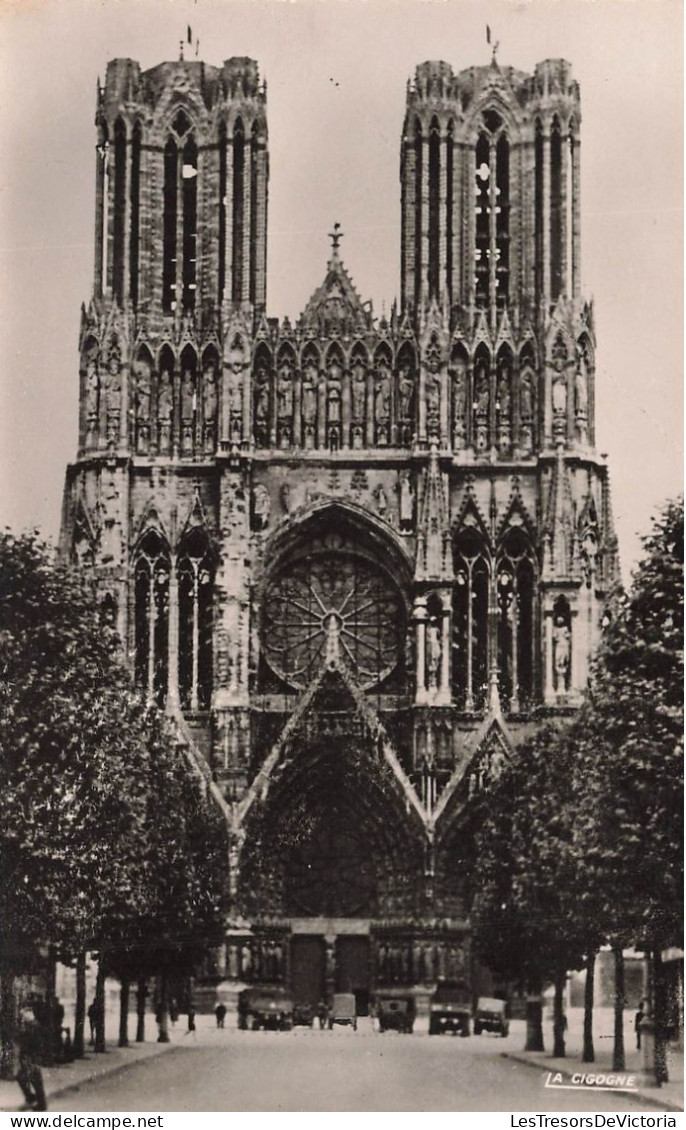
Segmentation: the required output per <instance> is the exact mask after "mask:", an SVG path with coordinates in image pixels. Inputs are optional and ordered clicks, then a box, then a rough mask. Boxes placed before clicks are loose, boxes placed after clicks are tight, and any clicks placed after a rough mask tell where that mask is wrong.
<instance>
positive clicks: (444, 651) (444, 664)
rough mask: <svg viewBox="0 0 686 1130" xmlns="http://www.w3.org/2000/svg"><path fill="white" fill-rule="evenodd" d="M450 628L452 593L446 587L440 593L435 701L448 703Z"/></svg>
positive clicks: (446, 704)
mask: <svg viewBox="0 0 686 1130" xmlns="http://www.w3.org/2000/svg"><path fill="white" fill-rule="evenodd" d="M451 628H452V594H451V592H450V590H449V589H448V590H447V591H445V592H442V593H441V678H440V684H439V687H438V695H437V696H436V701H437V702H438V703H440V704H441V705H444V706H449V705H450V685H451V684H450V655H451V650H452V648H451V642H452V641H451Z"/></svg>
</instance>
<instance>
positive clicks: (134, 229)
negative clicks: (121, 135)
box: [129, 122, 143, 306]
mask: <svg viewBox="0 0 686 1130" xmlns="http://www.w3.org/2000/svg"><path fill="white" fill-rule="evenodd" d="M142 137H143V130H142V127H141V123H140V122H136V124H135V126H134V128H133V138H132V141H131V215H130V217H129V294H130V296H131V301H132V303H133V305H134V306H136V305H137V303H138V266H139V262H138V260H139V253H140V215H141V209H140V200H141V144H142Z"/></svg>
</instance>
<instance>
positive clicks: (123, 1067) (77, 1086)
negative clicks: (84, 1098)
mask: <svg viewBox="0 0 686 1130" xmlns="http://www.w3.org/2000/svg"><path fill="white" fill-rule="evenodd" d="M148 1046H149V1047H152V1046H153V1045H148ZM155 1048H156V1050H155V1051H151V1052H150V1054H149V1055H144V1056H139V1057H138V1058H137V1059H131V1060H129V1062H128V1063H127V1062H126V1061H124V1062H120V1063H112V1064H109V1065H108V1064H107V1063H106V1062H105V1063H103V1064H102V1070H98V1071H94V1072H93V1074H92V1075H84V1076H83V1078H82V1079H78V1080H74V1081H73V1082H71V1083H64V1084H63V1085H60V1083H59V1080H57V1081H56V1086H55V1087H54V1088H50V1087H49V1086H48V1087H47V1088H46V1092H45V1096H46V1099H47V1101H48V1107H49V1104H50V1100H51V1099H57V1098H61V1097H62V1095H69V1094H71V1093H72V1092H73V1091H80V1090H81V1088H82V1087H84V1086H86V1085H87V1084H88V1083H93V1082H94V1081H95V1080H97V1079H104V1078H110V1077H111V1076H114V1075H120V1074H122V1073H123V1072H124V1071H130V1070H131V1068H132V1067H137V1066H138V1064H139V1063H147V1062H148V1060H151V1059H157V1058H158V1057H159V1056H160V1055H163V1054H165V1053H166V1052H173V1051H178V1050H179V1045H178V1044H158V1045H155ZM105 1054H107V1053H105ZM25 1110H27V1107H26V1106H25V1104H22V1105H21V1106H16V1107H0V1114H14V1113H19V1112H22V1111H25ZM49 1113H50V1111H49V1109H48V1114H49Z"/></svg>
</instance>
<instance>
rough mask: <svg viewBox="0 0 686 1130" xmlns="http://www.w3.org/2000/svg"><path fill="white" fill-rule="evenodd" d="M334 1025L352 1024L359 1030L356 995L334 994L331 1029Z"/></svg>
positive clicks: (331, 1009)
mask: <svg viewBox="0 0 686 1130" xmlns="http://www.w3.org/2000/svg"><path fill="white" fill-rule="evenodd" d="M334 1024H350V1025H351V1027H352V1028H355V1029H357V1009H356V1007H355V994H354V993H334V995H333V997H332V998H331V1008H330V1009H329V1028H333V1026H334Z"/></svg>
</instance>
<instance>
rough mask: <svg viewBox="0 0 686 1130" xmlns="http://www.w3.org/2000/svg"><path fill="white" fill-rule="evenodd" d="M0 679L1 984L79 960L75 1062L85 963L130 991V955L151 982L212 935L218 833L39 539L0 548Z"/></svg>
mask: <svg viewBox="0 0 686 1130" xmlns="http://www.w3.org/2000/svg"><path fill="white" fill-rule="evenodd" d="M0 668H1V670H2V680H1V681H0V794H1V799H0V805H1V806H2V807H1V809H0V854H1V868H2V885H1V887H0V910H1V914H2V917H1V919H0V945H1V949H2V953H3V960H4V965H3V968H2V972H3V978H4V982H7V981H8V978H9V981H10V982H11V980H12V978H13V976H14V975H15V974H16V973H17V972H23V971H25V970H27V969H28V968H29V967H31V965H32V963H33V964H35V963H36V961H40V960H41V956H42V958H43V959H44V958H45V957H46V956H48V957H49V958H50V959H51V960H52V961H53V962H54V958H55V957H56V956H57V955H60V956H62V957H64V958H69V959H75V960H76V962H77V969H78V970H79V986H80V991H79V993H78V1011H79V1015H77V1017H76V1025H75V1029H76V1032H75V1034H76V1043H77V1046H79V1045H80V1046H81V1047H82V1044H83V1038H82V1034H83V1012H84V1004H85V1002H84V1000H83V995H84V993H83V959H82V957H81V955H82V954H83V952H84V951H85V949H86V948H90V949H96V950H98V951H99V952H100V954H101V958H102V960H101V962H100V969H101V975H102V976H101V980H102V977H104V973H105V971H106V970H107V969H112V968H114V965H115V964H116V963H117V960H118V962H119V969H120V972H121V974H122V976H124V977H125V978H127V977H128V976H129V967H130V965H131V957H130V955H131V953H132V952H135V953H136V954H137V964H136V968H137V969H138V968H140V967H141V965H143V966H144V967H145V969H146V970H147V969H152V970H153V971H154V972H157V971H159V970H160V969H165V968H167V967H168V965H169V963H170V962H172V961H173V960H174V958H175V957H176V958H177V959H178V955H179V953H180V952H181V951H183V950H184V947H185V949H186V950H189V947H190V948H191V949H192V950H193V952H194V953H195V954H196V957H197V949H198V946H199V945H200V943H201V942H206V940H207V939H208V938H209V936H210V935H211V934H212V933H213V932H214V934H215V935H216V931H217V929H218V928H220V925H221V885H222V882H223V878H224V876H225V874H226V850H225V846H224V842H223V835H222V833H223V829H222V827H221V826H220V822H219V817H218V814H217V813H216V812H215V811H214V810H213V809H212V807H211V805H210V802H209V799H208V798H207V797H206V795H205V793H204V791H203V789H202V787H201V786H200V784H199V782H198V780H197V779H196V777H195V776H194V775H193V774H192V772H191V769H190V765H189V762H188V760H187V758H186V755H185V753H184V752H183V751H181V750H180V749H179V748H178V746H177V743H176V742H175V740H174V739H173V738H172V737H171V735H170V733H169V731H168V730H167V728H166V724H165V722H164V720H163V719H162V718H161V717H160V716H159V714H157V712H156V711H154V710H152V709H149V708H148V706H147V704H146V703H145V701H144V700H143V699H142V698H141V696H140V695H139V694H138V692H137V691H136V690H135V688H134V687H133V684H132V681H131V677H130V674H129V672H128V669H127V668H126V666H125V665H124V663H123V659H122V653H121V648H120V641H119V639H118V637H117V634H116V631H115V629H114V626H113V624H112V622H111V617H110V615H109V614H108V612H107V611H106V610H104V609H103V608H102V607H101V606H100V605H99V603H98V600H97V595H96V591H95V589H94V587H92V586H91V584H90V583H89V581H88V579H85V578H84V577H82V576H81V577H79V576H78V575H75V574H74V572H73V571H71V570H70V569H69V568H68V567H66V566H65V565H63V564H56V563H54V562H53V560H52V559H51V556H50V553H49V551H48V550H47V548H46V547H45V546H44V545H43V544H42V543H41V542H40V541H39V539H38V538H37V536H36V535H27V536H22V537H14V536H13V535H12V534H10V533H5V534H3V535H2V536H0ZM127 954H128V956H126V955H127ZM141 954H145V955H146V956H145V958H144V959H143V958H142V957H141ZM156 954H157V955H158V959H156V958H155V955H156ZM160 954H162V955H163V957H159V955H160ZM115 955H119V958H118V959H117V958H116V957H115ZM3 989H4V991H3V993H2V997H1V999H2V1001H3V1003H4V1006H5V1016H4V1018H3V1020H4V1023H3V1031H4V1032H5V1033H6V1034H7V1035H8V1037H10V1038H11V1033H12V1011H13V1003H12V995H11V992H9V990H8V989H7V988H6V985H3ZM48 1003H49V1002H48ZM79 1033H80V1034H81V1036H80V1038H79ZM96 1047H98V1048H99V1049H100V1050H104V1031H103V1029H102V1024H101V1025H100V1026H99V1029H98V1033H97V1041H96Z"/></svg>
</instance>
